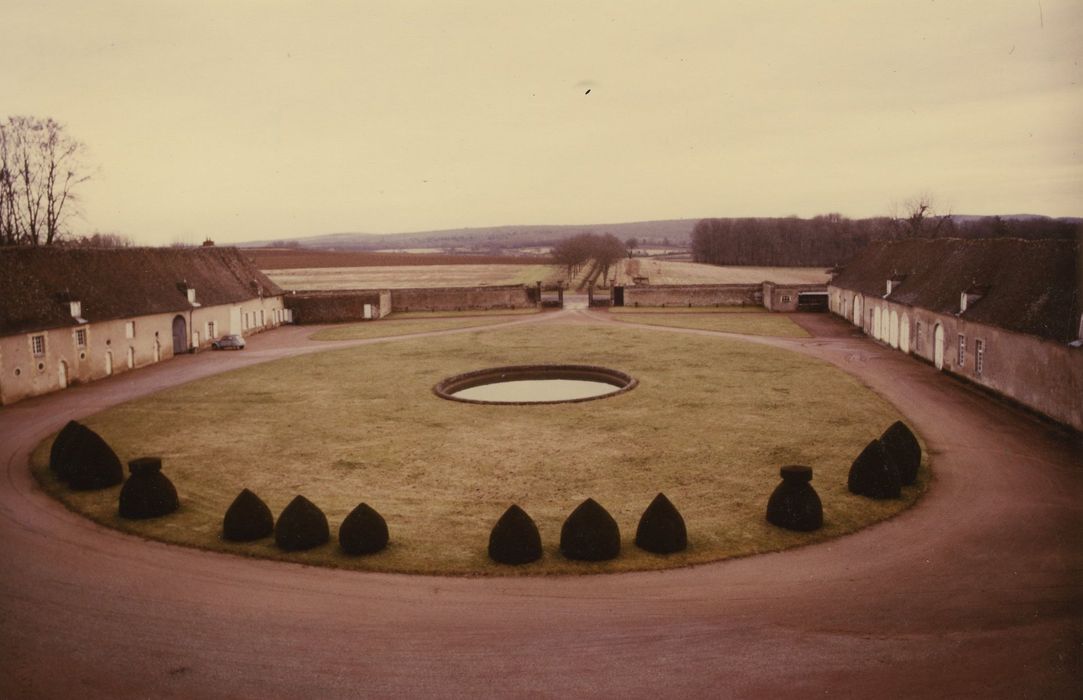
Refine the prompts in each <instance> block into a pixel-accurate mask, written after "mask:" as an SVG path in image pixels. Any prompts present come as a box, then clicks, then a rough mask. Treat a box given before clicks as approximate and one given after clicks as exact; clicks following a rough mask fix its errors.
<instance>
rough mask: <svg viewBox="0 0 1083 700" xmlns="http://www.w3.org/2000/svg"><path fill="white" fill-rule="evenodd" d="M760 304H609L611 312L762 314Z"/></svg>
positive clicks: (763, 309) (764, 310)
mask: <svg viewBox="0 0 1083 700" xmlns="http://www.w3.org/2000/svg"><path fill="white" fill-rule="evenodd" d="M766 311H767V309H765V308H764V307H762V306H610V307H609V313H611V314H762V313H764V312H766Z"/></svg>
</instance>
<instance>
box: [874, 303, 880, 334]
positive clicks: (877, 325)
mask: <svg viewBox="0 0 1083 700" xmlns="http://www.w3.org/2000/svg"><path fill="white" fill-rule="evenodd" d="M872 337H873V338H876V339H877V340H880V307H879V306H877V307H876V308H875V309H873V310H872Z"/></svg>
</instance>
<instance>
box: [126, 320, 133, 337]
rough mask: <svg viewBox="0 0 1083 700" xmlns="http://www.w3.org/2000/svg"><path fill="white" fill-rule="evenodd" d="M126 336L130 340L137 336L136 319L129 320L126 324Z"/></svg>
mask: <svg viewBox="0 0 1083 700" xmlns="http://www.w3.org/2000/svg"><path fill="white" fill-rule="evenodd" d="M124 337H125V338H127V339H129V340H131V339H132V338H134V337H135V321H128V322H127V323H125V324H124Z"/></svg>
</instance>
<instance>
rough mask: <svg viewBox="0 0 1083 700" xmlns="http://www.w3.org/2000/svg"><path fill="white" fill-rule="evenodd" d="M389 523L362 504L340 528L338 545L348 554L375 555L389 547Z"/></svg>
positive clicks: (347, 517) (365, 504) (351, 512)
mask: <svg viewBox="0 0 1083 700" xmlns="http://www.w3.org/2000/svg"><path fill="white" fill-rule="evenodd" d="M387 540H388V534H387V521H385V520H384V518H383V516H382V515H380V514H379V513H377V512H376V511H375V509H373V508H371V507H370V506H369V505H368V504H367V503H362V504H360V505H358V506H357V507H356V508H354V509H353V510H352V511H350V514H349V515H347V516H346V519H345V520H343V521H342V524H341V525H339V527H338V544H339V546H340V547H341V548H342V551H343V552H345V553H346V554H373V553H375V552H379V551H380V550H382V549H383V548H384V547H386V546H387Z"/></svg>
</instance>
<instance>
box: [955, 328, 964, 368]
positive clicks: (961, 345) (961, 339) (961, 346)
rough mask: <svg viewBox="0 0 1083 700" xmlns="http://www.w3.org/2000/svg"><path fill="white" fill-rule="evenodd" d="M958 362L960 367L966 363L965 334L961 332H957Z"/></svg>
mask: <svg viewBox="0 0 1083 700" xmlns="http://www.w3.org/2000/svg"><path fill="white" fill-rule="evenodd" d="M958 360H959V361H958V362H957V363H956V364H958V365H959V366H960V367H963V366H964V365H966V336H965V335H963V334H962V333H960V334H959V358H958Z"/></svg>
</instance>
